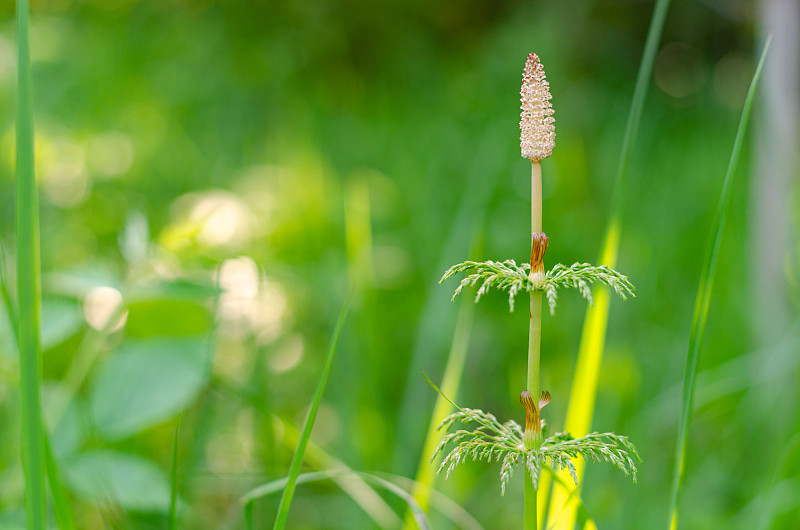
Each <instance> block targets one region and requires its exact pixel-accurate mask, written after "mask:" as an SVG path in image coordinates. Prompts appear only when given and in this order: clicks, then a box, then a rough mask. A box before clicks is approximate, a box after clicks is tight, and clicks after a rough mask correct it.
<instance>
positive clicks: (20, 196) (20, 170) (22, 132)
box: [17, 0, 47, 530]
mask: <svg viewBox="0 0 800 530" xmlns="http://www.w3.org/2000/svg"><path fill="white" fill-rule="evenodd" d="M28 19H29V8H28V1H27V0H19V1H18V2H17V52H18V55H17V297H18V303H19V310H18V312H17V318H18V326H19V329H18V330H17V334H18V336H19V359H20V362H19V368H20V409H21V416H22V467H23V468H24V474H25V517H26V520H27V528H28V529H29V530H43V529H44V528H45V527H46V526H47V499H46V493H45V477H46V475H45V450H44V438H43V436H42V401H41V390H40V388H41V380H42V358H41V344H40V336H39V334H40V320H41V299H40V281H41V279H40V265H39V213H38V210H39V205H38V198H37V195H36V179H35V177H34V156H33V97H32V95H31V64H30V54H29V48H28Z"/></svg>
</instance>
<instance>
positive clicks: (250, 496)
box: [240, 453, 430, 530]
mask: <svg viewBox="0 0 800 530" xmlns="http://www.w3.org/2000/svg"><path fill="white" fill-rule="evenodd" d="M295 454H296V453H295ZM346 475H355V476H358V477H360V478H361V479H363V480H365V481H367V482H371V483H373V484H376V485H378V486H380V487H382V488H385V489H386V490H387V491H389V493H391V494H392V495H395V496H396V497H397V498H399V499H400V500H402V501H403V502H404V503H405V504H406V506H408V508H409V510H411V512H412V513H413V514H414V519H415V521H416V522H417V528H420V529H421V530H428V529H429V528H430V524H429V523H428V519H427V517H426V516H425V513H424V512H423V511H422V508H420V507H419V504H417V502H416V501H415V500H414V497H413V495H411V494H410V493H408V492H407V491H405V490H404V489H403V488H401V487H400V486H398V485H396V484H394V483H392V482H390V481H388V480H386V479H384V478H381V477H379V476H377V475H374V474H371V473H363V472H358V471H350V470H344V469H331V470H327V471H313V472H310V473H302V474H298V475H297V476H296V477H294V481H293V482H294V483H295V485H296V484H304V483H308V482H314V481H318V480H333V479H335V478H337V477H342V476H346ZM291 478H292V477H291V476H290V477H288V478H282V479H278V480H273V481H272V482H268V483H266V484H262V485H261V486H258V487H257V488H254V489H252V490H250V491H249V492H247V493H245V494H244V495H243V496H242V498H241V500H240V502H241V503H242V504H243V505H244V506H245V507H246V506H248V505H250V504H252V503H253V501H256V500H258V499H260V498H262V497H264V496H267V495H269V494H271V493H274V492H277V491H280V490H283V491H284V494H285V492H286V490H287V489H288V487H289V480H290V479H291Z"/></svg>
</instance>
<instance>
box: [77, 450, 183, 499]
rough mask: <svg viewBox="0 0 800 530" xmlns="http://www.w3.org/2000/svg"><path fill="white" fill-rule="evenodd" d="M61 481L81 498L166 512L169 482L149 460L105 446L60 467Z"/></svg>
mask: <svg viewBox="0 0 800 530" xmlns="http://www.w3.org/2000/svg"><path fill="white" fill-rule="evenodd" d="M64 475H65V477H64V478H65V482H66V483H67V484H68V485H69V486H70V488H71V489H72V491H73V492H74V493H75V494H76V495H78V496H79V497H82V498H83V499H85V500H88V501H92V502H99V503H111V504H115V505H118V506H120V507H121V508H122V509H124V510H130V511H136V512H153V513H167V511H168V510H169V498H170V491H169V481H168V480H167V477H166V476H165V474H164V473H163V472H162V471H161V470H160V469H159V468H158V467H156V465H155V464H154V463H152V462H150V461H149V460H145V459H144V458H141V457H139V456H136V455H131V454H127V453H120V452H117V451H111V450H107V449H100V450H96V451H90V452H87V453H84V454H82V455H80V456H79V457H77V458H75V459H74V460H72V461H70V462H68V463H67V465H65V466H64Z"/></svg>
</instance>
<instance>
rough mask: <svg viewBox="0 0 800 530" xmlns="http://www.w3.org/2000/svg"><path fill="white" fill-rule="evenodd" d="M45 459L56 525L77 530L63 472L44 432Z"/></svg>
mask: <svg viewBox="0 0 800 530" xmlns="http://www.w3.org/2000/svg"><path fill="white" fill-rule="evenodd" d="M44 445H45V458H46V459H47V460H46V465H47V482H48V484H50V496H51V498H52V499H53V513H54V514H55V516H56V523H57V524H58V527H59V528H60V529H61V530H77V529H78V524H77V523H76V522H75V514H74V513H73V511H72V505H71V504H70V502H69V497H68V496H67V490H66V488H65V487H64V483H63V482H62V481H61V472H60V471H59V468H58V462H57V461H56V458H55V455H53V450H52V448H51V446H50V437H49V435H48V434H47V432H44Z"/></svg>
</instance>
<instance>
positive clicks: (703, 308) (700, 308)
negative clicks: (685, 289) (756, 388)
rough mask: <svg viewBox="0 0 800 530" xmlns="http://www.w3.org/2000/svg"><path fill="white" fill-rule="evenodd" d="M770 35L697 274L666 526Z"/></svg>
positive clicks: (672, 512)
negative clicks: (733, 189)
mask: <svg viewBox="0 0 800 530" xmlns="http://www.w3.org/2000/svg"><path fill="white" fill-rule="evenodd" d="M771 40H772V37H770V38H768V39H767V42H766V44H765V45H764V51H763V52H762V53H761V59H760V60H759V61H758V66H757V67H756V72H755V74H754V75H753V80H752V81H751V82H750V89H749V90H748V91H747V98H746V99H745V102H744V108H743V109H742V116H741V118H740V119H739V128H738V130H737V131H736V140H734V142H733V151H732V152H731V158H730V161H729V163H728V171H727V173H726V174H725V180H724V181H723V182H722V192H721V193H720V197H719V202H718V203H717V210H716V213H715V214H714V221H713V223H712V224H711V239H710V241H709V245H708V248H707V249H706V255H705V258H704V259H703V268H702V272H701V274H700V284H699V285H698V287H697V298H696V299H695V304H694V312H693V314H692V327H691V331H690V333H689V351H688V353H687V356H686V370H685V372H684V376H683V400H682V405H681V421H680V424H679V425H678V441H677V444H676V447H675V462H674V464H673V465H674V470H673V476H672V494H671V496H670V508H669V525H668V528H673V529H674V528H677V524H678V499H679V497H680V490H681V482H682V479H683V473H684V468H685V466H684V463H685V460H684V459H685V456H686V440H687V437H688V431H689V419H690V417H691V414H692V407H693V404H694V390H695V381H696V379H697V363H698V360H699V358H700V348H701V347H702V344H703V336H704V334H705V327H706V318H707V317H708V306H709V303H710V302H711V292H712V290H713V288H714V276H715V274H716V272H717V257H718V254H719V247H720V243H721V241H722V231H723V229H724V227H725V217H726V214H727V211H728V204H729V201H728V197H729V196H730V184H731V179H732V178H733V174H734V173H735V171H736V167H737V166H738V164H739V158H740V157H741V151H742V144H743V142H744V135H745V131H746V130H747V123H748V121H749V120H750V110H751V107H752V105H753V98H754V95H755V92H756V88H757V86H758V80H759V78H760V77H761V69H762V67H763V66H764V60H765V59H766V57H767V51H768V50H769V44H770V41H771Z"/></svg>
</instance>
